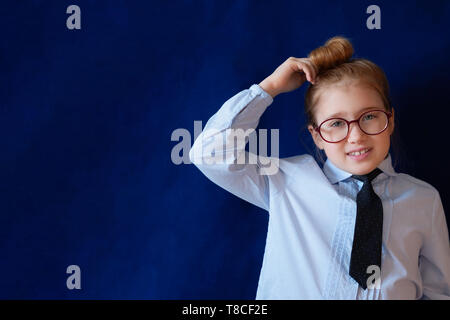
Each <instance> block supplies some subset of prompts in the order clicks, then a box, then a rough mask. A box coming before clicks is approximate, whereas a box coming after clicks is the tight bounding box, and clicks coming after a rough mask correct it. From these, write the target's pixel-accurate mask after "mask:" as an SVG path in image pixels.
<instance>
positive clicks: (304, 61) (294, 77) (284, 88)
mask: <svg viewBox="0 0 450 320" xmlns="http://www.w3.org/2000/svg"><path fill="white" fill-rule="evenodd" d="M316 75H317V67H316V66H315V65H314V63H312V61H311V60H310V59H308V58H294V57H290V58H288V59H287V60H286V61H285V62H283V63H282V64H281V65H280V66H279V67H278V68H276V69H275V71H274V72H273V73H272V74H271V75H270V76H268V77H267V78H265V79H264V80H263V81H262V82H261V83H260V84H259V86H260V87H261V88H262V89H263V90H264V91H266V92H267V93H269V94H270V95H271V96H272V98H274V97H275V96H276V95H278V94H280V93H284V92H290V91H293V90H295V89H298V88H299V87H300V86H301V85H302V84H303V83H304V82H305V81H306V80H308V81H309V82H311V83H312V84H315V78H316Z"/></svg>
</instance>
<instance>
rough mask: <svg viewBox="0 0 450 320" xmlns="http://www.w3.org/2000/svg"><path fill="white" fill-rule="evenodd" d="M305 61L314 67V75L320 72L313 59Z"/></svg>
mask: <svg viewBox="0 0 450 320" xmlns="http://www.w3.org/2000/svg"><path fill="white" fill-rule="evenodd" d="M305 61H306V62H307V63H308V64H309V65H311V66H312V67H313V68H314V75H317V74H318V73H319V69H318V68H317V66H316V64H315V63H314V62H312V61H311V59H305Z"/></svg>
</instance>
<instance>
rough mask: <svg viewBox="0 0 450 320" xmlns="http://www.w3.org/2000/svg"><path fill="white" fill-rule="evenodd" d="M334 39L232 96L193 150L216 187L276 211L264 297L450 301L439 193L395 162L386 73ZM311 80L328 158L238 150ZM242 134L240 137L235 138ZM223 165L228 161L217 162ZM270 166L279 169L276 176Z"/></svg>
mask: <svg viewBox="0 0 450 320" xmlns="http://www.w3.org/2000/svg"><path fill="white" fill-rule="evenodd" d="M352 55H353V47H352V45H351V44H350V42H349V41H348V40H347V39H345V38H343V37H334V38H332V39H330V40H328V41H327V42H326V43H325V45H324V46H322V47H319V48H317V49H315V50H313V51H312V52H311V53H310V54H309V56H308V58H301V59H300V58H293V57H291V58H289V59H287V60H286V61H285V62H284V63H283V64H281V65H280V66H279V67H278V68H277V69H276V70H275V71H274V72H273V73H272V74H271V75H270V76H268V77H267V78H266V79H264V80H263V81H262V82H261V83H260V84H259V85H256V84H254V85H252V86H251V87H250V88H249V89H247V90H244V91H241V92H240V93H238V94H236V95H235V96H234V97H232V98H230V99H229V100H228V101H226V102H225V104H224V105H223V106H222V107H221V108H220V109H219V111H218V112H217V113H216V114H215V115H214V116H213V117H212V118H211V119H209V121H208V122H207V124H206V125H205V128H204V130H203V132H202V133H201V134H200V135H199V136H198V138H197V139H196V141H195V143H194V145H193V147H192V149H191V151H190V153H189V156H190V160H191V162H193V163H194V164H195V165H196V166H197V167H198V168H199V169H200V170H201V171H202V172H203V173H204V174H205V175H206V176H207V177H208V178H209V179H210V180H211V181H213V182H214V183H216V184H218V185H219V186H221V187H222V188H224V189H226V190H228V191H229V192H231V193H233V194H234V195H236V196H238V197H240V198H242V199H245V200H246V201H249V202H251V203H252V204H254V205H256V206H258V207H261V208H263V209H265V210H267V211H268V212H269V225H268V233H267V240H266V249H265V253H264V260H263V264H262V268H261V273H260V279H259V284H258V290H257V294H256V299H450V248H449V238H448V229H447V225H446V221H445V214H444V210H443V206H442V203H441V199H440V196H439V193H438V191H437V190H436V189H435V188H434V187H433V186H431V185H430V184H428V183H426V182H424V181H421V180H419V179H416V178H414V177H412V176H410V175H407V174H403V173H397V172H396V171H395V170H394V168H393V167H392V163H391V155H390V153H389V149H390V138H391V135H392V133H393V130H394V116H395V115H394V109H393V108H392V106H391V105H390V99H389V93H388V82H387V80H386V77H385V75H384V73H383V71H382V70H381V69H380V68H379V67H378V66H377V65H375V64H374V63H372V62H370V61H368V60H366V59H352V58H351V57H352ZM306 80H308V81H309V82H310V83H311V85H310V86H309V87H308V89H307V92H306V96H305V111H306V114H307V117H308V119H307V120H308V130H309V132H310V133H311V136H312V138H313V140H314V142H315V144H316V146H317V148H318V149H320V150H323V151H324V152H325V154H326V156H327V159H326V162H325V163H324V165H323V168H321V167H320V166H319V165H318V163H317V162H316V161H315V159H314V157H312V156H310V155H300V156H294V157H289V158H282V159H275V158H270V157H260V158H258V161H254V162H253V163H250V161H248V159H249V158H251V156H253V154H249V153H248V152H247V151H245V144H246V142H247V140H248V139H247V138H248V137H246V139H245V142H244V143H243V144H240V145H239V144H238V145H235V143H234V137H233V135H235V133H234V132H233V130H239V129H240V130H241V131H242V130H244V131H245V132H248V131H247V130H249V129H255V128H256V127H257V125H258V122H259V118H260V117H261V115H262V114H263V112H264V111H265V110H266V108H267V107H268V106H269V105H270V104H271V103H272V102H273V98H275V96H277V95H278V94H280V93H284V92H289V91H292V90H295V89H297V88H299V87H300V86H301V85H302V84H303V83H304V82H306ZM232 137H233V138H232ZM218 159H222V160H225V161H218ZM262 160H264V162H267V161H269V162H272V164H276V168H277V170H276V171H273V170H271V172H270V173H268V172H267V171H266V170H265V167H264V166H263V165H262V162H263V161H262Z"/></svg>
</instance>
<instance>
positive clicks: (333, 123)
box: [330, 120, 344, 128]
mask: <svg viewBox="0 0 450 320" xmlns="http://www.w3.org/2000/svg"><path fill="white" fill-rule="evenodd" d="M343 124H344V121H342V120H334V121H331V122H330V127H335V128H338V127H342V126H343Z"/></svg>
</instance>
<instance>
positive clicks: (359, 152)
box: [347, 148, 369, 156]
mask: <svg viewBox="0 0 450 320" xmlns="http://www.w3.org/2000/svg"><path fill="white" fill-rule="evenodd" d="M368 151H369V148H367V149H364V150H361V151H356V152H350V153H347V154H348V155H349V156H359V155H361V154H364V153H367V152H368Z"/></svg>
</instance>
